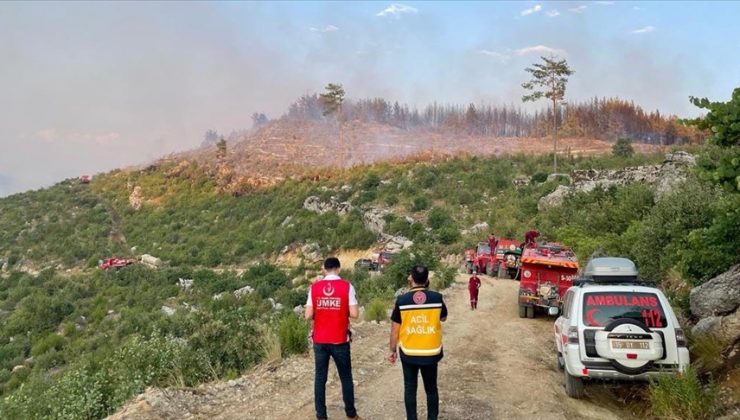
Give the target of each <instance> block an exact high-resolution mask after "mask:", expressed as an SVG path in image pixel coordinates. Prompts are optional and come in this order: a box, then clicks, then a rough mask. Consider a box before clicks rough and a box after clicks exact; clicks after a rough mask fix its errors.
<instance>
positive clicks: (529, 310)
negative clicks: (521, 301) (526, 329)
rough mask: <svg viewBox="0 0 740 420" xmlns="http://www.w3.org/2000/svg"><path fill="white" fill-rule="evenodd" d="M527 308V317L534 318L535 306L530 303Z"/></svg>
mask: <svg viewBox="0 0 740 420" xmlns="http://www.w3.org/2000/svg"><path fill="white" fill-rule="evenodd" d="M526 308H527V318H530V319H532V318H534V306H531V305H528V306H526Z"/></svg>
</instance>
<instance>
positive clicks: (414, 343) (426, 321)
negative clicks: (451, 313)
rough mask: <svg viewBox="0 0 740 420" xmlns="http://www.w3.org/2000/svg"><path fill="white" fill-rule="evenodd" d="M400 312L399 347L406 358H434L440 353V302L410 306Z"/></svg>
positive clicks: (404, 306)
mask: <svg viewBox="0 0 740 420" xmlns="http://www.w3.org/2000/svg"><path fill="white" fill-rule="evenodd" d="M398 309H399V310H400V311H401V331H400V334H399V340H398V341H399V346H400V347H401V350H402V351H403V353H404V354H406V355H408V356H436V355H438V354H440V353H441V352H442V322H441V320H440V317H441V315H442V302H439V303H425V304H421V305H416V304H410V305H401V306H399V307H398Z"/></svg>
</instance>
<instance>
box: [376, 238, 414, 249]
mask: <svg viewBox="0 0 740 420" xmlns="http://www.w3.org/2000/svg"><path fill="white" fill-rule="evenodd" d="M381 238H382V244H383V249H385V250H386V251H388V252H400V251H403V250H404V249H408V248H411V247H412V246H414V242H413V241H411V240H409V239H408V238H406V237H405V236H400V235H399V236H392V235H386V234H382V235H381Z"/></svg>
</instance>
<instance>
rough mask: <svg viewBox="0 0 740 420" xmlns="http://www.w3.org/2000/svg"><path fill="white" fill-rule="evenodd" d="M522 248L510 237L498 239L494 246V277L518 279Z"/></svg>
mask: <svg viewBox="0 0 740 420" xmlns="http://www.w3.org/2000/svg"><path fill="white" fill-rule="evenodd" d="M521 259H522V248H521V247H520V244H519V243H518V242H516V241H514V240H511V239H500V240H499V242H498V246H497V247H496V261H495V263H494V266H495V267H496V277H498V278H501V279H514V280H519V277H520V272H521V267H522V262H521Z"/></svg>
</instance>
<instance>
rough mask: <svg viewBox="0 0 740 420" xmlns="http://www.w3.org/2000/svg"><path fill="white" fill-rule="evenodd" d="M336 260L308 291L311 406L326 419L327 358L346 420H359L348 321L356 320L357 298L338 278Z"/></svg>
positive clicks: (328, 262)
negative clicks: (336, 378) (312, 369)
mask: <svg viewBox="0 0 740 420" xmlns="http://www.w3.org/2000/svg"><path fill="white" fill-rule="evenodd" d="M340 269H341V268H340V263H339V259H337V258H335V257H330V258H327V259H326V260H325V261H324V278H323V279H320V280H317V281H316V282H315V283H314V284H313V285H311V288H310V289H309V291H308V300H307V301H306V320H311V319H313V332H312V334H311V337H312V339H313V354H314V364H315V374H314V406H315V408H316V418H317V419H326V418H327V413H326V381H327V378H328V373H329V358H332V359H334V364H335V365H336V367H337V372H338V373H339V379H340V381H341V383H342V399H343V400H344V412H345V414H346V415H347V418H348V419H358V420H359V419H360V417H359V416H358V415H357V410H356V409H355V391H354V384H353V383H352V358H351V355H350V343H349V341H350V339H349V338H350V330H349V318H357V316H358V315H359V310H358V308H357V296H356V294H355V288H354V286H352V284H351V283H350V282H348V281H347V280H344V279H342V278H341V277H339V271H340Z"/></svg>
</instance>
